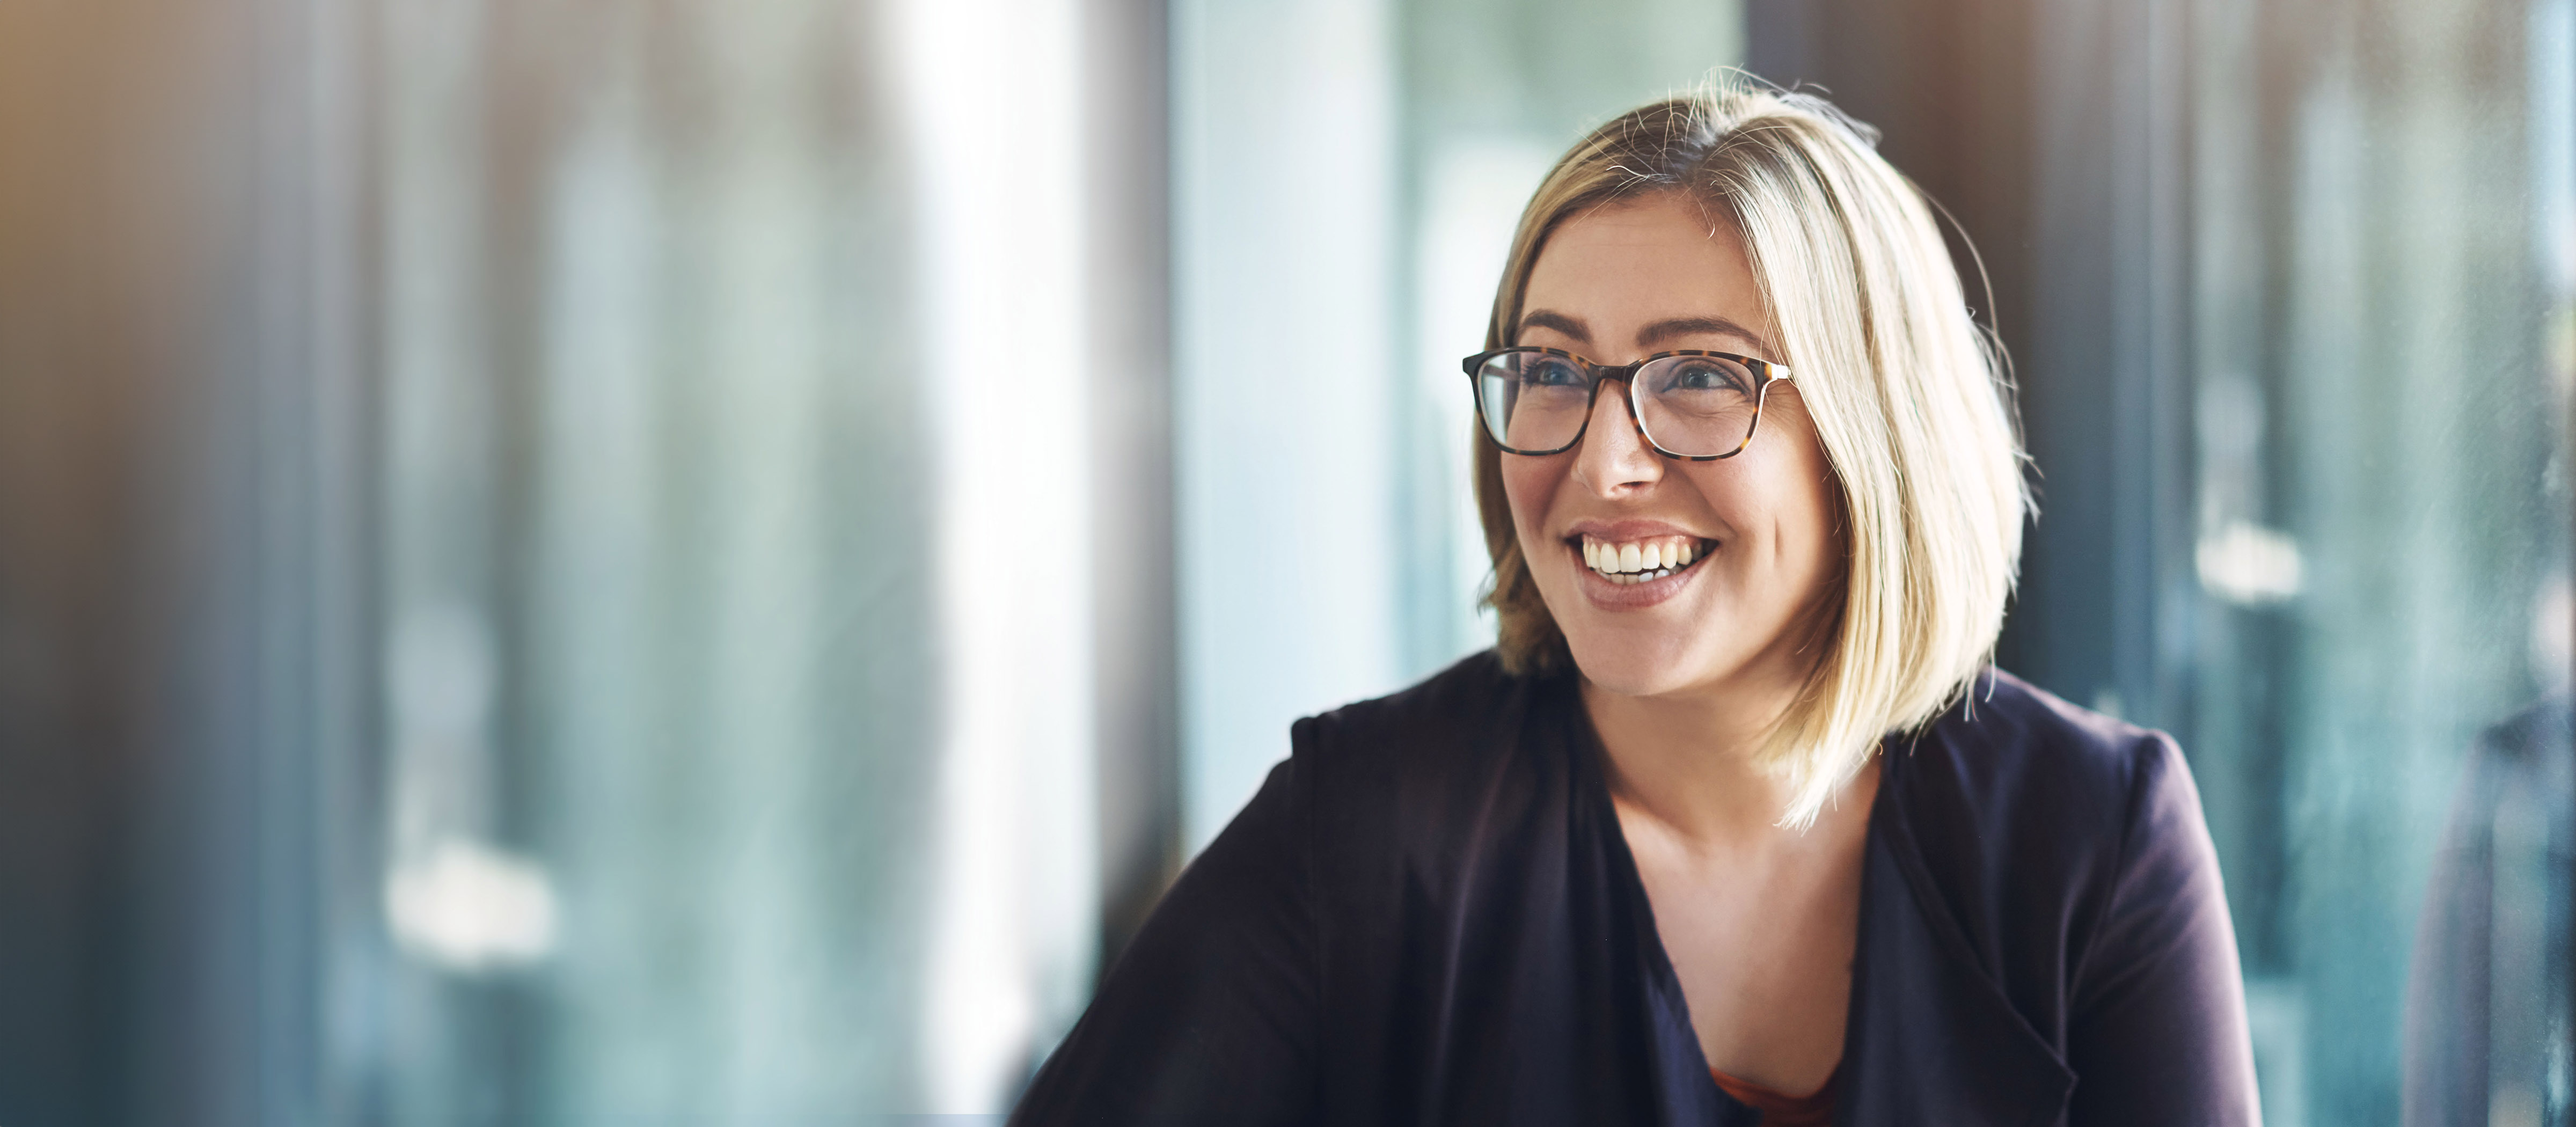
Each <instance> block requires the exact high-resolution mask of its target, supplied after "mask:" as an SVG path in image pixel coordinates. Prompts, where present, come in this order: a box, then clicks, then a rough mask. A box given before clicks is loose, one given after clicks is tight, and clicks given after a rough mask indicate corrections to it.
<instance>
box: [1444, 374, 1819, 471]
mask: <svg viewBox="0 0 2576 1127" xmlns="http://www.w3.org/2000/svg"><path fill="white" fill-rule="evenodd" d="M1460 363H1461V366H1462V367H1464V368H1465V369H1466V370H1467V378H1468V380H1469V381H1470V382H1472V383H1473V384H1474V385H1475V388H1476V416H1477V417H1478V418H1480V419H1482V420H1484V423H1485V433H1486V434H1487V435H1490V436H1492V438H1493V440H1494V444H1495V445H1497V446H1500V447H1502V448H1503V449H1504V450H1505V451H1506V452H1509V453H1513V454H1532V455H1540V454H1558V453H1563V452H1564V451H1566V450H1568V449H1570V448H1572V447H1573V446H1574V444H1575V443H1577V442H1580V441H1582V440H1583V431H1584V428H1585V427H1587V426H1590V425H1591V423H1592V404H1593V400H1594V399H1595V398H1597V397H1598V396H1599V395H1600V394H1601V384H1602V383H1603V381H1606V380H1619V381H1621V382H1623V383H1625V384H1627V385H1628V417H1629V419H1631V420H1633V421H1634V422H1635V423H1636V424H1637V433H1638V435H1639V436H1641V437H1643V438H1644V439H1645V440H1646V445H1648V446H1652V447H1654V448H1655V452H1656V453H1658V454H1661V455H1663V456H1665V457H1667V458H1679V459H1682V460H1685V461H1692V462H1714V461H1716V460H1718V459H1720V458H1732V457H1734V456H1735V455H1737V454H1740V453H1742V452H1743V451H1744V448H1745V447H1746V446H1748V445H1751V444H1752V442H1753V430H1754V428H1755V427H1756V426H1759V425H1761V422H1762V400H1763V397H1764V396H1766V395H1768V394H1770V391H1771V385H1772V384H1775V383H1778V382H1780V381H1782V380H1785V379H1788V378H1789V370H1788V369H1787V368H1783V367H1781V366H1779V365H1777V364H1773V363H1771V362H1769V361H1767V360H1756V359H1753V358H1752V357H1750V356H1738V355H1735V354H1734V353H1731V352H1699V351H1695V350H1694V351H1681V352H1661V353H1657V354H1655V355H1653V356H1649V357H1647V358H1645V359H1643V360H1640V361H1637V362H1636V363H1634V364H1624V365H1617V366H1612V365H1605V364H1595V363H1593V362H1591V361H1589V360H1586V359H1584V358H1582V357H1580V356H1577V355H1575V354H1573V353H1571V352H1560V351H1558V350H1556V349H1553V348H1503V349H1497V350H1495V351H1492V352H1482V353H1478V354H1476V355H1474V356H1470V357H1468V358H1467V359H1465V360H1464V361H1461V362H1460Z"/></svg>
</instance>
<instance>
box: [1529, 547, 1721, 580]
mask: <svg viewBox="0 0 2576 1127" xmlns="http://www.w3.org/2000/svg"><path fill="white" fill-rule="evenodd" d="M1566 542H1567V544H1568V545H1569V546H1572V547H1575V548H1577V549H1578V550H1580V551H1581V552H1582V554H1583V566H1585V567H1588V568H1591V569H1592V572H1593V574H1595V575H1599V576H1600V577H1601V578H1603V579H1607V580H1609V581H1610V582H1612V583H1617V584H1620V585H1622V586H1626V585H1628V584H1632V583H1651V582H1653V581H1655V580H1658V579H1662V578H1664V577H1665V576H1668V575H1672V574H1675V573H1677V572H1681V571H1686V570H1688V569H1689V568H1690V567H1691V565H1693V564H1696V563H1698V562H1699V561H1701V560H1703V559H1706V558H1708V554H1709V553H1710V552H1713V551H1716V550H1717V541H1715V540H1704V539H1701V538H1699V537H1696V536H1649V537H1647V538H1645V539H1643V540H1627V541H1620V542H1615V543H1614V542H1612V541H1608V540H1600V539H1595V538H1593V537H1590V536H1577V537H1570V538H1568V539H1567V541H1566Z"/></svg>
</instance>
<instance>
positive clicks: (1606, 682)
mask: <svg viewBox="0 0 2576 1127" xmlns="http://www.w3.org/2000/svg"><path fill="white" fill-rule="evenodd" d="M1628 633H1630V632H1628V631H1622V630H1597V629H1585V628H1583V627H1580V626H1578V627H1576V628H1575V629H1572V630H1568V631H1566V635H1565V644H1566V649H1567V650H1569V651H1571V652H1572V653H1573V654H1574V667H1575V668H1576V669H1578V670H1580V671H1582V673H1583V679H1584V680H1586V681H1589V682H1591V683H1592V684H1593V686H1594V687H1596V688H1599V689H1601V690H1602V691H1604V692H1610V693H1616V694H1618V695H1620V696H1626V697H1656V696H1665V695H1668V694H1672V693H1677V692H1682V691H1684V690H1687V689H1690V688H1693V687H1695V686H1697V685H1701V684H1704V683H1706V682H1707V680H1708V678H1707V677H1706V676H1705V675H1704V674H1705V670H1704V669H1702V668H1701V666H1703V665H1704V664H1705V662H1704V661H1702V660H1694V658H1697V657H1698V656H1699V655H1695V654H1692V653H1690V652H1689V650H1690V647H1689V646H1687V645H1682V644H1676V643H1678V641H1679V640H1677V639H1666V640H1661V642H1660V644H1659V641H1658V640H1656V639H1647V638H1636V637H1623V636H1621V635H1625V634H1628Z"/></svg>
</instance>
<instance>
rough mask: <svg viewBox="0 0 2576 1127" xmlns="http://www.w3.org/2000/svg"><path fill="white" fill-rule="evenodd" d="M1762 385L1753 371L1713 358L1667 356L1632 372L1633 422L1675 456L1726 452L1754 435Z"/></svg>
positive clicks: (1728, 361) (1697, 455) (1712, 454)
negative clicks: (1634, 387) (1634, 382)
mask: <svg viewBox="0 0 2576 1127" xmlns="http://www.w3.org/2000/svg"><path fill="white" fill-rule="evenodd" d="M1760 389H1761V383H1760V381H1758V380H1756V379H1755V378H1754V376H1753V370H1752V369H1750V368H1747V367H1745V366H1744V365H1742V364H1738V363H1736V362H1735V361H1733V360H1727V359H1723V358H1720V357H1716V356H1667V357H1665V358H1663V359H1661V360H1657V361H1655V362H1653V363H1651V364H1648V365H1646V366H1645V367H1644V368H1641V369H1639V370H1638V372H1637V402H1638V406H1639V411H1638V415H1637V421H1638V422H1640V423H1642V424H1644V425H1645V428H1646V436H1647V437H1648V438H1652V439H1654V440H1655V445H1657V446H1661V447H1663V448H1664V449H1666V450H1669V451H1671V452H1673V453H1675V454H1680V455H1684V456H1686V457H1696V458H1705V457H1711V456H1714V455H1719V454H1731V453H1734V452H1735V451H1736V450H1737V449H1739V448H1741V447H1742V446H1743V445H1744V440H1745V439H1748V438H1751V437H1752V436H1753V419H1754V415H1755V414H1756V412H1757V411H1758V410H1759V408H1760V404H1761V399H1760V394H1759V393H1760Z"/></svg>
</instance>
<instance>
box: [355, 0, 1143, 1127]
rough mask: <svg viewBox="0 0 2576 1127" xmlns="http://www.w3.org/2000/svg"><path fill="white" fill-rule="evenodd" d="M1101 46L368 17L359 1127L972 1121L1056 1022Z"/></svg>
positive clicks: (1076, 883)
mask: <svg viewBox="0 0 2576 1127" xmlns="http://www.w3.org/2000/svg"><path fill="white" fill-rule="evenodd" d="M1073 15H1074V8H1073V6H1072V5H1071V4H1069V3H1057V2H1052V0H1032V2H1027V3H1007V2H996V3H987V4H957V3H950V2H947V0H940V2H937V3H895V2H890V3H882V4H860V5H855V6H853V5H804V4H785V5H781V4H759V5H749V6H733V5H721V6H701V7H681V8H656V7H651V6H633V5H616V4H587V3H576V4H572V5H553V6H537V7H530V6H527V5H511V4H484V3H477V2H464V3H448V4H433V5H426V6H424V5H417V4H402V3H388V4H380V5H377V6H375V9H374V17H375V19H376V21H377V23H376V25H375V26H376V27H377V29H378V33H379V34H380V35H381V40H380V41H379V43H378V45H377V48H376V49H375V50H374V51H373V52H372V57H375V58H379V59H381V60H383V63H384V66H385V74H384V78H383V83H384V85H383V87H382V90H381V118H380V120H379V127H380V129H381V136H382V149H381V154H380V160H381V165H380V167H378V168H377V169H376V170H375V181H376V182H378V183H380V184H381V185H382V192H383V198H382V203H381V216H382V218H381V223H382V230H381V250H380V252H379V254H378V255H377V256H376V258H377V260H378V262H379V263H380V265H379V269H380V271H381V273H380V278H381V286H382V290H383V294H384V309H383V314H382V326H383V328H382V345H381V347H382V360H381V365H382V379H383V388H384V394H383V401H382V408H383V430H384V434H385V436H386V441H385V446H384V458H385V462H384V469H383V490H384V492H383V495H382V513H383V518H382V519H383V526H382V532H383V541H382V573H381V578H380V589H381V599H382V604H381V616H382V621H383V624H384V630H385V640H384V657H385V667H386V688H385V694H386V695H385V713H384V714H385V735H384V740H385V744H384V747H385V752H384V754H385V760H384V763H385V770H384V772H383V775H382V780H381V783H382V787H383V791H382V801H383V809H384V811H385V814H386V817H385V821H384V824H383V826H382V834H383V844H382V848H383V850H384V857H385V868H384V872H383V875H382V884H381V887H380V889H377V890H372V891H373V892H374V893H375V895H377V896H380V897H381V901H380V902H381V905H382V908H383V916H382V920H383V925H384V932H383V934H384V935H385V936H386V937H387V938H389V940H390V943H389V945H388V949H387V950H385V951H383V952H381V953H379V954H373V955H371V954H369V953H368V951H369V950H370V949H369V948H368V947H367V944H366V943H365V941H364V939H363V938H361V939H355V940H352V942H353V944H354V945H355V946H356V947H357V949H358V951H359V954H358V955H357V956H356V958H358V959H360V960H363V961H361V962H360V963H359V964H358V965H363V966H369V967H371V968H372V970H371V972H370V974H369V976H367V977H363V978H357V979H353V980H352V981H351V982H350V983H348V984H346V986H345V998H344V999H343V1000H344V1001H345V1005H346V1008H347V1009H348V1011H349V1014H350V1016H349V1018H348V1026H349V1028H348V1029H347V1030H346V1031H345V1035H346V1037H347V1040H348V1042H349V1043H350V1044H351V1045H352V1046H354V1048H353V1050H352V1051H353V1054H354V1055H355V1056H356V1058H357V1059H355V1060H353V1061H351V1062H349V1063H350V1068H349V1071H350V1072H352V1073H353V1074H356V1075H359V1076H361V1077H364V1078H365V1080H366V1083H367V1084H368V1085H369V1086H370V1094H369V1096H368V1097H367V1099H366V1101H365V1104H366V1106H368V1107H371V1108H375V1109H378V1110H379V1112H380V1117H381V1119H382V1120H383V1121H385V1122H392V1123H421V1124H457V1123H479V1122H496V1123H602V1124H605V1123H623V1122H643V1121H651V1122H661V1123H709V1124H712V1123H741V1122H784V1121H790V1120H795V1121H808V1120H811V1121H824V1120H832V1121H840V1120H843V1119H845V1118H846V1117H847V1116H849V1115H851V1114H853V1113H861V1112H890V1111H942V1112H977V1113H989V1112H994V1111H998V1110H1000V1109H1002V1108H1003V1107H1004V1106H1005V1103H1006V1101H1007V1100H1008V1099H1009V1098H1010V1096H1011V1095H1012V1094H1013V1093H1014V1092H1015V1091H1016V1089H1017V1086H1018V1084H1019V1082H1020V1080H1021V1078H1022V1077H1023V1075H1024V1074H1025V1070H1026V1069H1027V1068H1028V1067H1029V1065H1030V1063H1031V1061H1032V1060H1033V1059H1034V1058H1035V1056H1036V1054H1038V1053H1040V1052H1042V1051H1043V1050H1044V1048H1045V1047H1046V1046H1047V1045H1048V1044H1050V1043H1051V1042H1052V1040H1053V1039H1054V1038H1055V1037H1056V1036H1057V1035H1058V1034H1060V1032H1061V1030H1062V1029H1063V1027H1064V1026H1065V1025H1066V1024H1067V1023H1068V1022H1069V1021H1070V1020H1071V1018H1072V1016H1073V1014H1074V1013H1075V1012H1076V1011H1077V1009H1078V1007H1079V1005H1080V1003H1081V1000H1082V997H1083V995H1084V994H1085V992H1086V991H1087V988H1088V984H1089V979H1090V975H1091V972H1092V962H1093V942H1094V937H1095V935H1096V928H1097V926H1098V923H1097V921H1098V915H1097V912H1098V891H1097V890H1098V883H1097V871H1096V868H1095V863H1094V860H1095V853H1094V842H1095V840H1096V838H1095V835H1094V830H1093V823H1092V817H1093V810H1094V807H1093V795H1092V791H1091V786H1090V784H1091V775H1090V760H1089V756H1090V732H1091V728H1090V720H1091V705H1090V697H1089V694H1090V692H1091V680H1090V651H1089V648H1088V645H1089V639H1090V635H1089V634H1088V633H1087V632H1086V630H1087V627H1086V623H1085V620H1084V615H1085V614H1086V612H1087V608H1088V607H1089V605H1090V598H1091V595H1092V591H1091V588H1090V581H1091V572H1090V570H1089V561H1090V558H1091V557H1090V540H1089V535H1090V525H1089V523H1088V521H1089V519H1090V515H1091V511H1092V510H1091V508H1090V504H1089V496H1088V493H1087V490H1088V480H1087V477H1086V473H1085V471H1084V469H1083V467H1085V466H1086V464H1087V463H1086V461H1085V454H1086V450H1087V447H1086V437H1085V435H1086V432H1085V430H1084V426H1085V423H1084V420H1085V419H1087V417H1088V412H1089V405H1088V402H1087V399H1086V396H1087V383H1086V381H1087V379H1088V373H1087V370H1086V368H1085V357H1086V355H1087V353H1086V352H1085V337H1084V333H1083V327H1084V325H1083V319H1082V318H1081V317H1080V316H1079V313H1078V310H1079V306H1078V301H1079V299H1080V295H1081V294H1082V293H1084V292H1085V286H1084V282H1085V278H1084V276H1083V275H1082V273H1081V271H1080V269H1079V266H1080V263H1079V259H1078V255H1079V245H1080V239H1081V223H1082V221H1083V213H1082V212H1081V211H1080V209H1079V207H1078V204H1079V202H1080V195H1079V177H1078V175H1077V173H1078V169H1077V166H1076V146H1077V145H1079V144H1080V143H1081V141H1082V139H1083V138H1084V137H1085V136H1086V134H1085V133H1084V130H1083V128H1082V127H1081V122H1080V121H1079V120H1078V119H1076V118H1075V117H1074V113H1075V109H1074V107H1075V106H1077V105H1078V104H1080V103H1079V99H1077V98H1076V97H1074V96H1073V92H1072V87H1073V85H1074V83H1075V80H1076V77H1077V72H1076V70H1075V69H1074V60H1075V58H1076V52H1077V47H1078V36H1077V34H1076V30H1077V29H1076V25H1075V24H1074V22H1073ZM995 73H1008V74H1010V75H1012V76H1013V79H1012V81H1011V82H1010V83H1008V84H997V83H994V82H992V81H990V80H989V79H990V76H991V75H992V74H995ZM1000 121H1009V122H1012V123H1014V127H1013V137H1012V138H1011V139H1009V140H1008V141H1007V147H1008V148H1009V149H1010V151H1011V154H1012V155H1011V159H1010V160H1009V161H1008V162H1007V166H1006V167H1007V174H1005V173H1004V172H1003V168H1004V167H1005V166H1003V165H997V164H996V163H995V162H994V161H993V160H992V159H991V156H992V154H993V152H994V151H995V150H994V145H995V144H996V141H995V138H994V137H993V135H992V132H993V123H995V122H1000ZM1032 361H1040V362H1042V364H1043V367H1042V368H1040V369H1031V368H1029V367H1028V365H1029V364H1030V363H1031V362H1032ZM1033 375H1034V376H1038V377H1042V378H1031V377H1032V376H1033ZM1031 467H1045V470H1044V472H1033V470H1032V468H1031ZM362 895H363V894H362Z"/></svg>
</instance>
